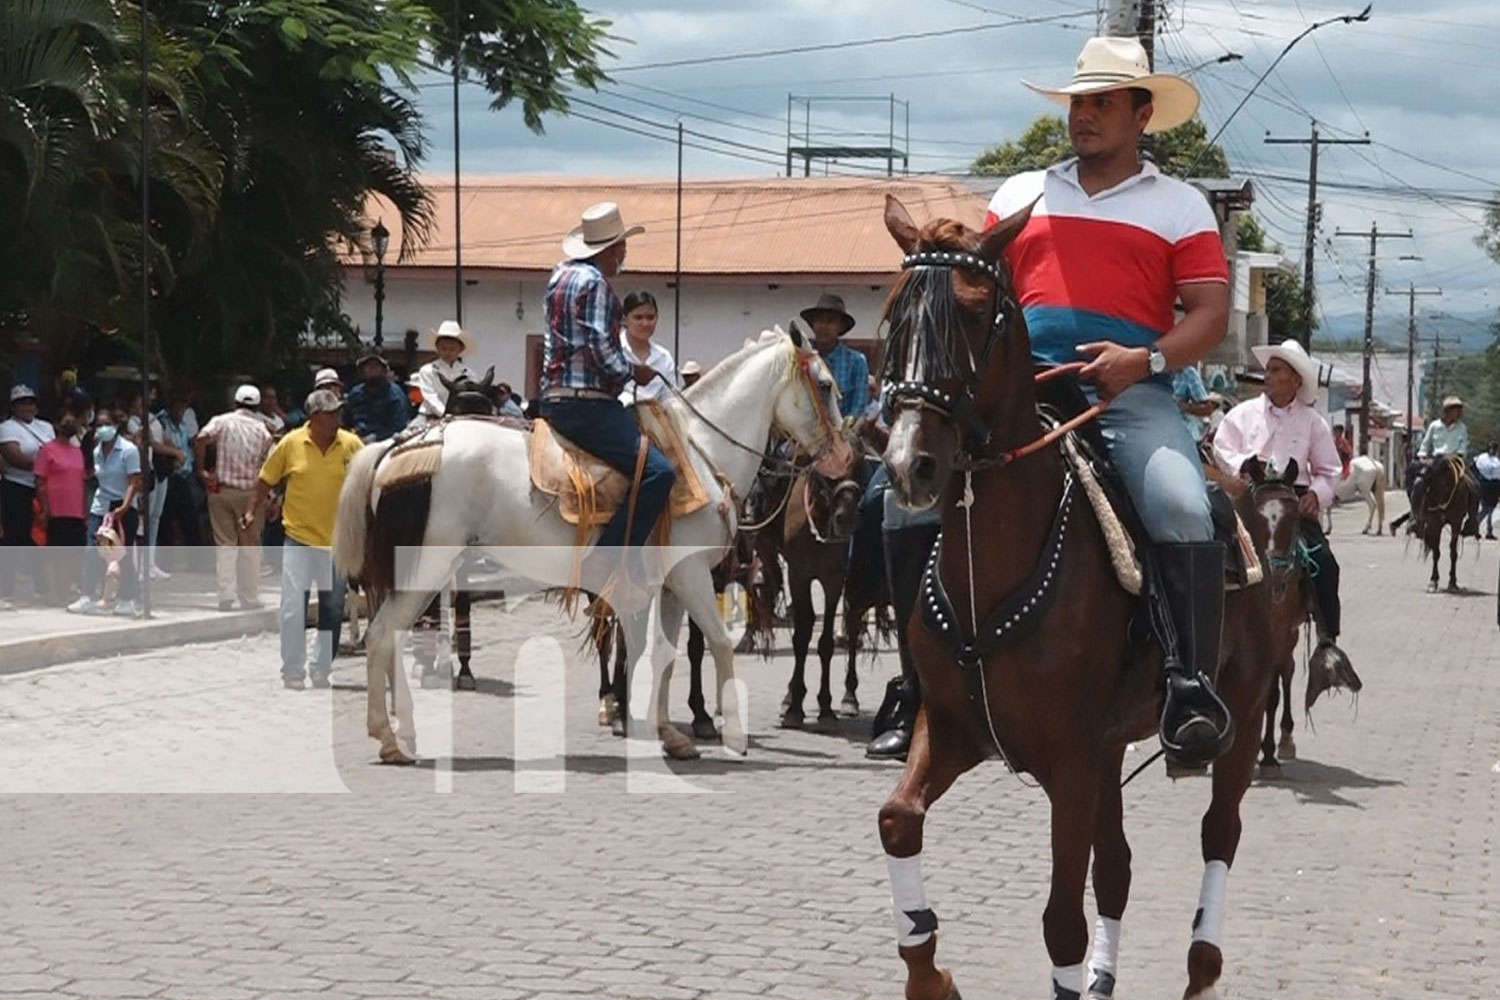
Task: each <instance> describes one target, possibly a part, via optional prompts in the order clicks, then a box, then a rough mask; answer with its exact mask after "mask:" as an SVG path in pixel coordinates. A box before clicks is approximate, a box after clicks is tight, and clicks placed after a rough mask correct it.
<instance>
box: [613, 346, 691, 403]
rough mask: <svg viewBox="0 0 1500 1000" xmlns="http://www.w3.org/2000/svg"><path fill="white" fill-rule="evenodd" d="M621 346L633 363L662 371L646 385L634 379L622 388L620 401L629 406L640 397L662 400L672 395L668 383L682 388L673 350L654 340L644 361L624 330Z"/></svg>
mask: <svg viewBox="0 0 1500 1000" xmlns="http://www.w3.org/2000/svg"><path fill="white" fill-rule="evenodd" d="M620 346H621V347H622V348H624V350H625V357H626V358H627V359H628V360H629V361H630V363H631V364H646V365H650V366H651V367H652V368H655V369H656V370H657V371H659V372H661V378H654V379H652V380H651V381H650V382H647V383H646V384H645V385H641V384H640V383H638V382H634V381H632V382H631V383H629V384H628V385H626V386H625V388H624V389H622V390H620V402H622V403H624V404H625V405H626V406H629V405H630V404H632V403H634V402H635V401H636V400H638V399H654V400H657V401H658V402H661V401H664V400H666V398H667V397H668V396H670V395H672V393H671V392H670V391H669V390H668V389H667V386H668V385H672V386H675V387H676V388H679V389H680V388H682V383H681V382H679V381H677V363H676V362H675V361H673V360H672V352H671V351H669V350H667V349H666V348H665V347H663V346H661V345H660V344H658V343H657V342H656V341H654V340H653V341H652V342H651V351H650V353H649V354H647V355H646V360H645V361H642V360H641V359H640V358H639V357H637V356H636V353H635V351H634V350H633V349H632V348H631V346H630V340H629V338H627V337H626V336H625V334H624V333H623V332H622V333H621V334H620Z"/></svg>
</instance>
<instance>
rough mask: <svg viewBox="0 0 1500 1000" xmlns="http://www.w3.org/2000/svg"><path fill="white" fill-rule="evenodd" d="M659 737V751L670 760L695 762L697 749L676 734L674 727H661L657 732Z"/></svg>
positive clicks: (689, 741)
mask: <svg viewBox="0 0 1500 1000" xmlns="http://www.w3.org/2000/svg"><path fill="white" fill-rule="evenodd" d="M657 735H658V736H660V737H661V750H662V753H664V754H666V755H667V756H668V757H669V758H671V759H672V760H697V759H698V757H699V754H698V748H697V747H696V746H695V745H694V744H693V741H692V740H690V739H688V738H687V737H686V736H684V735H683V734H682V733H680V732H678V730H677V728H676V727H675V726H662V727H661V728H660V729H658V730H657Z"/></svg>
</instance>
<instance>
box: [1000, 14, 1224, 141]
mask: <svg viewBox="0 0 1500 1000" xmlns="http://www.w3.org/2000/svg"><path fill="white" fill-rule="evenodd" d="M1021 82H1022V83H1023V84H1025V85H1026V86H1027V87H1029V88H1031V89H1032V90H1034V91H1036V92H1037V93H1038V94H1042V95H1043V96H1045V97H1050V98H1051V99H1052V100H1054V101H1056V102H1057V103H1058V104H1061V105H1062V106H1063V107H1067V106H1068V104H1069V102H1070V101H1071V100H1072V98H1073V95H1075V94H1098V93H1103V92H1104V91H1106V90H1119V89H1121V88H1122V87H1140V88H1141V89H1142V90H1149V91H1150V92H1151V104H1152V112H1151V121H1150V122H1148V123H1147V124H1146V133H1147V134H1148V135H1154V134H1156V133H1157V132H1165V131H1167V130H1168V129H1174V128H1176V127H1177V126H1179V125H1182V124H1184V123H1186V122H1189V121H1191V120H1192V118H1193V115H1195V114H1197V113H1198V88H1197V87H1194V86H1193V85H1192V84H1191V83H1189V82H1188V81H1187V80H1185V79H1183V78H1182V77H1180V76H1177V75H1175V74H1173V73H1153V72H1151V60H1150V59H1149V58H1148V57H1147V56H1146V50H1145V48H1144V47H1143V46H1142V45H1141V43H1140V40H1139V39H1135V38H1111V37H1108V36H1105V37H1100V38H1090V39H1089V40H1088V41H1086V42H1084V43H1083V51H1082V52H1080V53H1079V54H1078V63H1077V65H1076V66H1075V67H1074V69H1073V79H1072V80H1071V81H1070V82H1068V83H1066V84H1064V85H1063V86H1061V87H1043V86H1041V85H1039V84H1035V83H1027V82H1026V81H1025V80H1022V81H1021Z"/></svg>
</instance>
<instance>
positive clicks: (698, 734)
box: [693, 716, 719, 742]
mask: <svg viewBox="0 0 1500 1000" xmlns="http://www.w3.org/2000/svg"><path fill="white" fill-rule="evenodd" d="M718 738H719V729H718V727H717V726H715V725H714V720H712V719H710V718H708V717H707V716H704V717H703V718H701V719H694V720H693V739H695V740H703V741H705V742H712V741H713V740H716V739H718Z"/></svg>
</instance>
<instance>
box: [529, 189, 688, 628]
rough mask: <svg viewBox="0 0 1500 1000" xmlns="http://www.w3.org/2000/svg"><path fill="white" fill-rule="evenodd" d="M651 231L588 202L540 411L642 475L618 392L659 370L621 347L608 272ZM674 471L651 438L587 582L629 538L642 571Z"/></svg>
mask: <svg viewBox="0 0 1500 1000" xmlns="http://www.w3.org/2000/svg"><path fill="white" fill-rule="evenodd" d="M644 231H645V230H644V229H643V228H642V227H640V226H635V227H632V228H630V229H626V228H625V223H624V221H623V220H622V219H621V217H620V209H619V206H617V205H616V204H615V203H614V202H608V201H606V202H601V203H600V204H597V205H593V206H590V207H589V208H587V209H585V210H584V212H583V218H582V225H580V226H579V227H578V228H576V229H574V230H573V231H572V232H571V233H569V234H568V236H567V238H566V239H564V240H563V252H564V253H565V254H567V255H568V259H567V260H565V261H563V262H562V263H561V264H559V265H558V266H557V269H556V270H555V271H553V272H552V278H551V280H550V281H548V283H547V298H546V312H547V339H546V350H545V355H544V358H545V360H544V361H543V366H542V392H541V400H542V402H541V415H542V417H543V418H544V419H546V421H547V422H548V423H550V424H551V425H552V426H553V427H554V428H556V429H557V431H558V433H560V434H562V435H563V436H564V437H566V438H567V439H568V440H570V441H572V442H573V443H574V444H576V445H578V446H579V447H580V448H583V449H584V450H585V451H587V452H589V453H590V454H592V455H594V456H596V457H598V458H599V459H600V460H601V461H603V462H605V463H606V464H608V465H609V466H611V467H612V468H614V469H618V470H619V471H620V472H621V473H623V474H624V475H625V476H627V477H634V475H635V468H636V457H637V453H638V451H639V448H640V442H641V433H640V430H639V429H638V428H637V427H636V423H635V419H634V418H633V417H632V416H631V415H630V413H629V412H627V411H626V409H625V407H624V406H622V405H621V404H620V400H619V395H620V392H621V390H623V389H624V388H625V385H626V383H628V382H630V381H631V380H632V379H634V381H635V382H636V383H638V384H640V385H646V384H648V383H650V382H651V381H652V380H653V379H655V378H657V377H658V374H657V372H656V369H654V368H652V367H651V366H650V365H645V364H640V363H636V362H633V361H632V360H631V359H630V358H629V357H628V356H627V355H626V353H625V350H624V348H622V347H621V346H620V322H621V320H622V318H623V309H622V308H621V304H620V299H619V296H617V295H616V294H615V292H614V289H612V288H611V287H610V284H609V279H610V278H612V277H614V276H615V275H617V274H619V273H620V269H621V267H622V266H623V265H624V263H625V243H626V240H627V239H628V238H629V237H631V236H634V235H636V234H638V233H642V232H644ZM676 478H677V474H676V472H675V471H673V469H672V464H671V463H670V462H669V461H667V457H666V456H665V455H663V454H662V453H661V451H659V450H658V449H657V448H656V446H655V445H652V444H649V443H648V444H647V447H646V460H645V464H644V467H643V469H642V471H641V481H640V485H639V487H638V488H637V495H636V503H635V514H634V518H633V520H631V531H630V537H629V538H626V537H625V526H626V520H627V519H630V518H631V514H630V509H629V507H630V505H629V504H628V503H622V504H621V505H620V507H619V509H618V510H616V511H615V512H614V516H613V517H611V518H610V519H609V522H608V523H607V524H605V526H604V530H603V531H602V532H601V533H600V535H599V539H598V541H597V542H596V543H595V546H594V552H595V555H594V556H591V557H590V562H591V563H592V565H587V564H586V571H587V572H586V576H585V582H586V583H587V582H588V580H589V578H590V577H592V578H593V579H594V581H595V583H594V585H595V586H597V585H598V581H601V580H602V579H603V578H604V576H605V575H607V574H609V573H610V572H612V571H614V569H615V568H616V566H618V565H619V563H618V559H619V556H620V553H619V548H620V546H622V545H628V546H629V551H630V553H633V558H632V559H631V560H630V562H628V563H627V564H626V566H627V570H628V573H629V575H630V576H631V577H633V578H634V579H635V580H636V581H637V582H639V581H640V580H641V579H642V574H643V573H644V564H643V563H642V562H641V560H640V558H639V552H640V547H641V546H643V545H645V543H646V540H647V538H648V537H649V536H650V534H651V530H652V528H654V527H655V526H656V521H657V519H658V518H659V517H660V516H661V514H662V512H663V511H664V510H665V509H666V506H667V498H668V495H669V494H670V493H671V491H672V484H673V482H675V481H676ZM599 560H603V562H600V561H599ZM617 610H618V608H617ZM628 610H634V609H633V608H631V609H628Z"/></svg>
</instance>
